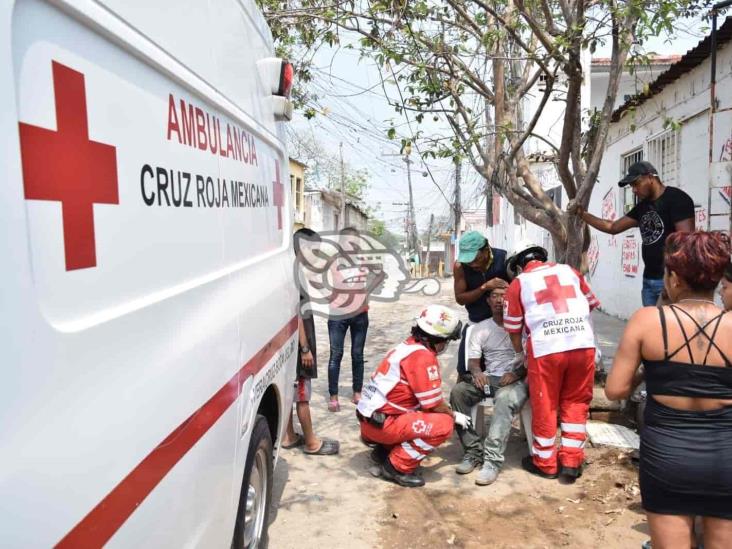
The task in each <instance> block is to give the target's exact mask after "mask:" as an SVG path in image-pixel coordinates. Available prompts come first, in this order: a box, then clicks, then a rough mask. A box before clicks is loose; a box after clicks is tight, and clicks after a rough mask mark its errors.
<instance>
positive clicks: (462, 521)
mask: <svg viewBox="0 0 732 549" xmlns="http://www.w3.org/2000/svg"><path fill="white" fill-rule="evenodd" d="M587 459H588V462H589V464H588V467H587V468H586V469H585V472H584V475H583V476H582V478H581V479H579V480H578V481H577V482H576V483H575V484H572V485H563V484H561V483H560V482H558V481H556V480H544V479H539V478H536V480H533V479H534V477H532V480H531V482H532V484H533V485H534V486H535V490H534V493H529V494H527V493H525V492H524V493H521V492H523V491H517V492H516V493H512V494H510V495H507V496H501V497H496V496H495V495H492V494H491V487H487V488H485V489H484V490H481V491H479V492H478V495H477V496H476V495H475V494H476V492H475V491H472V490H471V491H470V492H471V493H470V495H467V494H466V495H465V496H460V495H459V492H457V491H450V492H447V491H445V490H440V489H431V488H430V486H429V484H428V485H427V486H426V487H425V488H423V489H405V488H400V487H397V486H395V487H394V488H392V490H391V493H390V494H389V497H388V498H387V512H386V516H384V517H383V518H381V519H380V520H379V521H378V522H379V523H380V528H379V532H378V534H379V540H380V543H379V546H380V547H387V548H391V547H393V548H397V547H398V548H401V549H407V548H415V549H416V548H421V547H429V548H434V547H464V548H473V547H476V548H477V547H484V546H490V547H506V548H508V547H511V548H513V547H531V548H534V547H535V548H544V547H547V548H553V547H597V546H599V545H602V546H603V547H606V548H611V547H638V546H639V545H640V543H641V542H642V541H644V540H645V539H647V538H648V534H647V527H646V524H645V516H644V515H643V512H642V509H641V506H640V491H639V489H638V479H637V477H638V473H637V469H636V468H635V466H634V465H633V464H632V462H631V460H630V454H629V453H628V452H625V451H620V450H616V449H591V448H590V449H588V451H587ZM466 481H472V479H470V480H469V479H468V478H466ZM498 482H501V477H499V480H498Z"/></svg>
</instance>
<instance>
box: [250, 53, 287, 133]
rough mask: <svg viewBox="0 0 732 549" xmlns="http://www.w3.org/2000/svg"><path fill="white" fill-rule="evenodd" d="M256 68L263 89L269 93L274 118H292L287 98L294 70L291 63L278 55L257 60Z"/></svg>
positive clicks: (282, 120) (284, 120)
mask: <svg viewBox="0 0 732 549" xmlns="http://www.w3.org/2000/svg"><path fill="white" fill-rule="evenodd" d="M257 69H258V70H259V76H260V78H261V79H262V83H263V84H264V86H265V90H266V91H267V93H268V94H271V101H272V110H273V114H274V118H275V120H276V121H277V122H287V121H290V120H292V102H291V101H290V99H289V96H290V91H291V90H292V82H293V78H294V72H295V71H294V70H293V67H292V64H291V63H289V62H288V61H287V60H285V59H282V58H280V57H266V58H264V59H260V60H259V61H257Z"/></svg>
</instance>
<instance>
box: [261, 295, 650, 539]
mask: <svg viewBox="0 0 732 549" xmlns="http://www.w3.org/2000/svg"><path fill="white" fill-rule="evenodd" d="M427 300H428V298H425V297H421V296H403V297H402V299H401V300H400V301H399V302H397V303H377V304H373V305H372V306H371V310H370V312H369V317H370V326H369V334H368V338H367V341H366V351H365V355H366V372H367V375H370V373H371V371H372V370H373V369H374V368H375V367H376V365H377V364H378V362H379V361H380V360H381V358H382V357H383V355H384V353H385V352H386V351H387V350H388V349H389V348H391V347H392V346H393V345H395V344H396V343H398V342H399V341H400V340H401V339H403V338H404V337H405V336H406V334H407V332H408V330H409V326H410V325H411V319H412V318H413V317H414V315H415V314H416V312H417V311H418V309H419V308H420V307H421V306H422V305H423V304H424V303H426V302H428V301H427ZM429 301H432V302H435V301H437V302H441V303H443V304H446V305H448V306H453V302H452V293H451V291H450V288H449V287H445V288H443V292H442V294H441V295H440V296H439V298H430V299H429ZM456 309H457V307H456ZM316 324H317V332H318V375H319V377H318V378H317V379H316V380H313V399H312V402H311V408H312V414H313V421H314V424H315V429H316V432H317V433H318V434H319V435H322V436H326V437H330V438H334V439H337V440H339V441H340V442H341V453H340V455H338V456H307V455H304V454H303V453H302V452H301V451H300V450H282V451H281V452H280V458H279V463H278V465H277V469H276V471H275V486H274V497H273V508H272V513H271V516H270V527H269V537H270V544H269V546H270V547H272V548H274V549H280V548H303V547H318V548H322V547H348V549H360V548H372V547H384V548H392V547H393V548H397V547H398V548H400V549H402V548H404V549H409V548H415V549H416V548H420V547H430V548H434V547H462V548H472V547H481V546H485V545H486V544H488V545H489V546H490V547H499V548H500V547H519V546H520V547H526V548H544V547H598V546H602V547H605V548H621V547H622V548H625V547H639V546H640V544H641V543H642V542H643V541H645V540H646V539H648V528H647V524H646V520H645V516H644V514H643V512H642V510H641V508H640V495H639V490H638V480H637V477H638V475H637V469H636V468H635V466H634V465H633V464H632V463H631V461H630V459H629V456H628V454H627V453H625V452H624V451H621V450H617V449H612V448H592V447H588V448H587V458H588V467H587V468H586V470H585V473H584V475H583V476H582V478H580V479H579V480H578V481H577V482H576V483H575V484H573V485H563V484H561V483H560V482H559V481H556V480H544V479H540V478H538V477H534V476H532V475H529V474H528V473H526V472H524V471H523V470H522V469H521V465H520V461H521V458H522V457H523V456H524V455H526V454H527V446H526V441H525V440H524V439H523V438H522V436H521V435H520V434H519V431H518V428H515V429H514V431H513V432H512V435H511V439H510V441H509V445H508V450H507V453H506V463H505V465H504V468H503V471H502V472H501V475H500V476H499V478H498V480H497V481H496V482H495V483H494V484H493V485H491V486H487V487H480V486H477V485H475V483H474V479H475V475H476V474H477V470H476V471H475V472H473V473H471V474H469V475H464V476H463V475H457V474H455V472H454V468H455V466H456V465H457V463H459V461H460V459H461V449H460V444H459V442H458V440H457V437H456V436H453V437H452V439H451V440H449V441H448V442H447V443H446V444H444V445H443V446H441V447H439V448H438V449H437V451H436V452H435V453H434V454H433V455H432V456H431V457H430V458H428V459H426V460H425V461H424V462H423V467H422V474H423V476H424V478H425V480H426V481H427V484H426V486H425V487H423V488H416V489H408V488H402V487H400V486H396V485H394V484H391V483H388V482H385V481H383V480H382V479H380V478H375V477H374V476H372V474H370V469H372V463H371V462H370V460H369V457H368V456H369V449H368V448H367V447H366V446H364V445H363V444H362V443H361V442H360V441H359V430H358V422H357V420H356V417H355V407H354V405H353V404H351V403H350V402H349V401H348V399H349V398H350V396H351V389H350V381H351V372H350V360H349V348H348V345H347V347H346V354H345V357H344V360H343V365H342V368H341V379H340V385H339V391H340V394H341V412H339V413H330V412H328V411H327V405H326V402H327V361H328V344H327V342H328V337H327V329H326V325H325V322H324V321H321V320H319V321H317V322H316ZM456 353H457V345H455V344H453V345H452V346H451V348H450V349H449V350H448V351H447V352H446V353H445V354H443V355H442V356H441V357H440V362H441V364H442V370H443V379H444V381H445V395H446V396H447V395H448V394H449V390H450V388H451V387H452V384H453V383H454V378H455V364H454V363H455V354H456ZM486 419H487V420H489V419H490V418H489V417H488V418H486ZM297 428H298V426H297V422H296V429H297Z"/></svg>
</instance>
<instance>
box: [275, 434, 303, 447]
mask: <svg viewBox="0 0 732 549" xmlns="http://www.w3.org/2000/svg"><path fill="white" fill-rule="evenodd" d="M303 444H305V438H304V437H303V436H302V435H301V434H300V433H297V434H296V435H295V440H293V441H292V442H290V443H289V444H284V443H283V444H282V445H281V447H282V448H284V449H285V450H291V449H292V448H298V447H299V446H302V445H303Z"/></svg>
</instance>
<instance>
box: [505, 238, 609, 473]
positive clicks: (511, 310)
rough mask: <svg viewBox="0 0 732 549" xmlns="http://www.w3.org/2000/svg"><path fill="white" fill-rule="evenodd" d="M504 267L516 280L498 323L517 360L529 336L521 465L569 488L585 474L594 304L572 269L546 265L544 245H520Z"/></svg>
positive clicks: (593, 362)
mask: <svg viewBox="0 0 732 549" xmlns="http://www.w3.org/2000/svg"><path fill="white" fill-rule="evenodd" d="M508 265H509V270H510V271H512V272H513V273H516V274H517V276H516V278H515V279H514V280H513V282H511V285H510V286H509V288H508V291H507V292H506V297H505V301H504V320H503V322H504V327H505V328H506V331H508V332H509V334H510V335H511V342H512V343H513V347H514V350H515V351H516V352H517V353H518V352H522V351H523V338H522V334H524V333H525V334H526V335H528V337H527V339H526V356H527V359H528V383H529V398H530V402H531V413H532V416H533V418H532V425H531V428H532V431H533V444H532V454H533V455H532V456H527V457H526V458H524V460H523V461H522V466H523V467H524V469H526V470H527V471H529V472H530V473H533V474H535V475H538V476H541V477H544V478H557V476H558V475H562V476H566V477H567V479H568V480H570V481H574V480H575V479H577V478H578V477H579V476H580V475H581V474H582V465H583V463H584V446H585V441H586V439H587V431H586V427H585V424H586V422H587V414H588V412H589V408H590V401H591V400H592V386H593V381H594V374H595V337H594V333H593V330H592V324H591V322H590V311H591V310H592V309H594V308H595V307H597V306H598V305H599V303H598V301H597V298H596V297H595V295H594V294H593V293H592V290H591V289H590V287H589V286H588V285H587V282H586V281H585V279H584V277H583V276H582V275H581V274H579V273H578V272H577V271H576V270H574V269H573V268H572V267H570V266H569V265H562V264H557V263H548V262H547V251H546V250H545V249H544V248H542V247H541V246H536V245H534V244H532V243H529V242H523V243H521V244H520V245H519V246H518V247H517V249H516V251H515V252H514V253H513V254H512V256H511V257H510V258H509V262H508ZM519 273H520V274H519ZM557 410H559V421H560V428H561V431H562V435H561V437H562V438H561V444H560V446H559V454H558V455H557V449H556V445H555V438H556V434H557ZM557 461H558V463H557Z"/></svg>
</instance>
